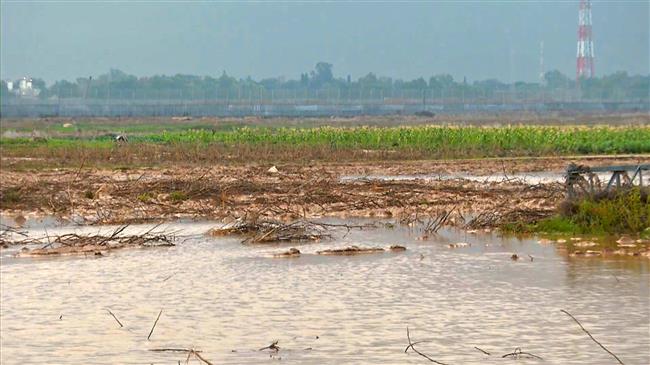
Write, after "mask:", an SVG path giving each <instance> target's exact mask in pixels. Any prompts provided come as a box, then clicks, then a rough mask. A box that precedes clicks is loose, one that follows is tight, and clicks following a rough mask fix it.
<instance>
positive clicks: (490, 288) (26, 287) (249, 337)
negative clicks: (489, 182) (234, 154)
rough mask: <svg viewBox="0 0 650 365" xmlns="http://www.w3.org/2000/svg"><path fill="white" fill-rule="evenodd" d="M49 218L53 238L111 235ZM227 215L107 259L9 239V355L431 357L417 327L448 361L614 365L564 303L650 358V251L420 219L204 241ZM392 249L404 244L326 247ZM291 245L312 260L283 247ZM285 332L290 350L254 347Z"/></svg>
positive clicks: (608, 339)
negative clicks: (310, 235)
mask: <svg viewBox="0 0 650 365" xmlns="http://www.w3.org/2000/svg"><path fill="white" fill-rule="evenodd" d="M359 222H361V223H367V222H371V221H367V220H365V221H359ZM359 222H357V223H359ZM375 222H376V221H375ZM49 223H50V225H49V227H48V228H47V234H49V235H54V234H62V233H66V232H72V231H76V232H98V231H104V232H110V231H112V230H114V229H115V227H114V226H113V227H74V226H64V227H56V226H53V225H52V222H49ZM218 225H219V224H218V223H215V222H208V221H204V222H179V223H172V224H166V225H163V226H161V227H159V228H157V229H159V230H164V231H168V232H171V231H174V232H176V236H177V240H176V242H175V243H176V246H174V247H165V248H149V249H124V250H119V251H111V252H109V253H107V254H105V255H104V256H94V255H91V256H87V257H78V256H75V257H59V258H46V259H45V258H40V259H35V258H18V257H14V254H15V253H17V252H18V251H19V250H20V249H21V247H20V246H14V247H11V248H8V249H3V250H2V251H0V254H1V255H2V256H1V258H0V262H1V265H0V266H1V267H0V272H1V276H0V284H1V289H2V290H1V295H2V297H1V299H2V301H1V303H2V307H1V311H0V323H1V324H2V337H1V338H0V340H1V346H2V351H1V358H0V360H1V362H2V364H28V363H30V364H31V363H48V364H81V363H92V364H116V363H119V364H177V363H178V362H179V361H181V362H184V361H185V359H186V358H187V354H186V353H178V352H176V353H175V352H154V351H150V350H152V349H161V348H186V349H191V348H194V349H196V350H201V351H202V352H201V353H200V354H201V356H202V357H204V358H205V359H207V360H209V361H210V362H211V363H213V364H260V363H267V362H270V363H272V362H275V361H281V362H282V363H291V364H323V363H339V364H352V363H354V364H358V363H366V364H421V363H422V364H424V363H428V361H427V360H426V359H425V358H423V357H420V356H418V355H417V354H415V353H413V352H412V351H409V353H408V354H407V353H404V349H405V347H406V346H407V344H408V341H407V338H406V328H407V326H408V327H409V329H410V334H411V337H412V340H413V341H423V340H427V341H428V342H424V343H421V344H418V345H417V348H418V350H419V351H421V352H423V353H425V354H427V355H428V356H430V357H431V358H433V359H436V360H437V361H440V362H444V363H446V364H486V363H494V364H498V363H511V362H512V361H513V360H512V359H511V358H502V355H504V354H508V353H511V352H513V351H514V350H515V348H517V347H520V348H521V349H522V351H525V352H530V353H532V354H535V355H537V356H540V357H541V358H543V360H539V359H520V360H519V361H518V362H521V363H537V362H540V363H546V364H587V363H588V364H612V363H614V362H615V359H613V358H612V357H611V356H610V355H609V354H607V353H606V352H605V351H603V350H602V349H601V348H599V347H598V345H596V344H595V343H594V342H592V341H591V340H590V339H589V337H588V336H587V335H586V334H585V333H584V332H582V331H581V330H580V328H579V327H578V326H577V324H576V323H575V322H573V321H572V320H571V318H569V317H568V316H567V315H565V314H564V313H562V312H560V310H561V309H565V310H567V311H569V312H570V313H572V314H573V315H574V316H575V317H576V318H577V319H579V320H580V322H581V323H582V324H583V325H584V327H585V328H586V329H587V330H589V331H590V332H591V333H592V335H593V336H594V337H595V338H596V339H598V340H599V341H600V342H601V343H603V344H604V345H605V346H606V347H607V348H608V349H610V350H611V351H612V352H614V353H615V354H617V355H618V356H619V357H620V358H621V360H622V361H623V362H624V363H625V364H648V363H650V351H649V350H650V261H649V260H647V259H638V258H628V257H611V258H589V257H570V256H568V255H567V254H566V252H564V251H563V250H562V249H560V248H558V247H556V246H554V245H548V244H546V245H545V244H540V243H538V241H537V239H526V240H518V239H514V238H507V239H506V238H501V237H499V236H497V235H496V234H493V233H479V234H470V233H467V232H464V231H457V230H444V229H443V230H441V231H440V233H439V234H438V235H430V236H429V238H428V239H427V240H422V239H421V236H422V232H421V231H420V230H419V229H418V228H417V227H414V228H410V229H409V228H403V227H394V228H389V227H386V226H381V227H379V228H375V229H366V230H352V231H350V232H349V234H346V230H345V229H341V228H336V229H333V236H334V238H333V239H332V240H322V241H319V242H316V243H305V244H282V245H276V244H273V245H242V244H241V243H240V241H241V238H237V237H209V236H206V235H205V232H206V231H208V230H209V229H211V228H214V227H215V226H218ZM151 227H152V226H150V225H142V226H130V227H129V228H128V229H129V230H140V231H142V230H148V229H150V228H151ZM27 232H28V233H29V234H30V235H34V236H39V235H43V234H45V229H44V227H42V226H41V227H33V228H30V229H27ZM394 244H398V245H402V246H405V247H406V251H403V252H383V253H374V254H365V255H356V256H322V255H317V254H316V252H317V251H319V250H323V249H329V248H342V247H346V246H350V245H358V246H361V247H383V248H386V247H388V246H390V245H394ZM290 247H296V248H298V249H299V250H300V251H301V253H302V254H301V255H300V256H299V257H293V258H274V257H273V255H274V254H276V253H279V252H283V251H286V250H287V249H288V248H290ZM513 254H517V255H518V257H519V259H518V260H513V259H512V258H511V257H512V255H513ZM531 258H532V259H531ZM161 309H162V314H161V315H160V319H159V321H158V323H157V325H156V326H155V328H154V331H153V333H151V337H150V339H149V340H147V336H148V335H149V334H150V331H151V329H152V325H153V324H154V321H155V320H156V317H157V316H158V314H159V312H160V311H161ZM108 310H110V311H111V312H112V313H113V314H114V315H115V316H116V318H117V319H119V321H120V322H121V323H122V324H123V326H124V327H120V325H119V324H118V322H117V320H116V319H114V318H113V317H112V316H111V315H110V314H109V313H108ZM274 341H278V343H277V346H278V347H279V348H280V349H279V351H277V352H275V351H270V350H268V349H267V350H262V351H260V350H259V349H261V348H264V347H267V346H269V345H271V343H273V342H274ZM475 346H476V347H478V348H480V349H483V350H485V351H486V352H489V353H490V354H491V356H488V355H485V354H484V353H482V352H480V351H478V350H477V349H475V348H474V347H475ZM190 363H199V362H198V360H192V361H190Z"/></svg>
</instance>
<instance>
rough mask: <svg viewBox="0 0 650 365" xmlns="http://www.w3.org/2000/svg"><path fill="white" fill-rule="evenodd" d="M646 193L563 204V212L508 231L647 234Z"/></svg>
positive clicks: (626, 192) (648, 207)
mask: <svg viewBox="0 0 650 365" xmlns="http://www.w3.org/2000/svg"><path fill="white" fill-rule="evenodd" d="M648 192H649V190H648V189H646V188H644V189H643V190H642V189H640V188H633V189H628V190H624V191H620V192H615V193H611V194H608V195H605V196H598V197H594V198H583V199H581V200H578V201H570V202H565V204H563V205H562V207H561V210H562V212H561V213H560V214H559V215H557V216H554V217H551V218H547V219H543V220H541V221H539V222H537V223H536V224H531V225H523V226H519V227H509V228H510V230H511V231H512V230H514V229H515V228H517V229H518V230H519V231H520V232H521V231H528V232H540V233H542V232H543V233H549V234H596V235H610V234H622V233H630V234H640V235H648V234H650V199H649V197H648V196H649V194H648Z"/></svg>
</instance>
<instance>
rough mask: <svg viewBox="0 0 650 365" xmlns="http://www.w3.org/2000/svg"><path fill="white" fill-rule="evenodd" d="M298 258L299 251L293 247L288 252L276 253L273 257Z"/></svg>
mask: <svg viewBox="0 0 650 365" xmlns="http://www.w3.org/2000/svg"><path fill="white" fill-rule="evenodd" d="M298 256H300V250H299V249H297V248H294V247H291V248H290V249H289V250H288V251H284V252H281V253H276V254H274V255H273V257H298Z"/></svg>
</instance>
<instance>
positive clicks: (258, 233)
mask: <svg viewBox="0 0 650 365" xmlns="http://www.w3.org/2000/svg"><path fill="white" fill-rule="evenodd" d="M325 227H326V225H324V224H320V223H314V222H309V221H305V220H296V221H294V222H291V223H286V224H285V223H282V222H278V221H274V220H265V219H250V220H247V219H245V218H239V219H237V220H235V221H234V222H233V223H231V224H228V225H226V226H225V227H223V228H216V229H213V230H211V231H210V234H211V235H213V236H223V235H244V236H247V237H246V238H245V239H244V240H243V241H242V243H271V242H296V241H318V240H320V239H323V238H331V237H332V236H331V235H330V234H329V233H327V230H326V228H325Z"/></svg>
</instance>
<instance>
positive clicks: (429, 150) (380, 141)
mask: <svg viewBox="0 0 650 365" xmlns="http://www.w3.org/2000/svg"><path fill="white" fill-rule="evenodd" d="M0 148H1V149H2V152H3V155H5V156H13V157H19V156H21V157H41V158H56V157H58V156H62V155H65V156H66V158H73V159H74V157H75V154H85V155H86V157H92V155H93V153H99V154H100V155H101V156H103V157H106V156H109V157H110V156H112V155H120V156H122V157H124V155H125V154H128V153H130V154H134V155H135V156H136V157H137V156H139V155H142V158H136V159H139V160H140V161H146V160H149V159H150V157H151V156H145V155H143V154H145V153H158V154H161V153H163V154H166V155H168V156H170V155H173V156H176V157H175V158H180V160H187V159H190V160H191V159H192V158H191V157H189V156H190V154H191V155H193V156H195V158H198V159H199V160H203V159H207V158H208V157H209V156H210V155H211V154H213V155H214V156H216V155H219V156H223V155H225V154H227V155H228V156H230V157H231V158H233V159H237V157H238V156H239V157H241V156H243V155H244V154H246V158H247V159H248V158H256V151H257V152H258V153H259V156H257V157H259V158H260V159H261V160H267V159H274V158H275V159H288V160H293V159H295V158H296V157H298V158H309V159H339V158H344V159H345V158H346V157H349V158H351V159H359V154H358V152H359V151H364V152H366V153H367V152H368V151H371V152H377V153H379V154H380V156H383V157H386V156H388V155H387V154H389V153H390V154H392V155H391V156H390V158H392V159H394V158H401V159H409V158H418V159H420V158H482V157H517V156H558V155H581V154H634V153H650V126H643V125H637V126H619V127H605V126H590V127H586V126H567V127H559V126H506V127H478V126H463V127H456V126H410V127H352V128H334V127H317V128H262V127H256V128H248V127H243V128H235V129H232V130H206V129H186V130H171V131H163V132H159V131H157V132H154V133H141V134H137V135H132V136H130V137H129V142H128V143H127V144H122V145H119V144H118V143H116V142H115V141H114V140H113V138H112V137H111V136H110V135H102V136H96V137H81V136H80V137H75V136H64V137H52V138H24V137H23V138H5V137H3V138H2V139H0ZM190 152H191V153H190ZM244 152H245V153H244ZM201 154H203V155H201ZM181 155H182V156H183V157H179V156H181ZM103 157H102V158H103Z"/></svg>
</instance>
